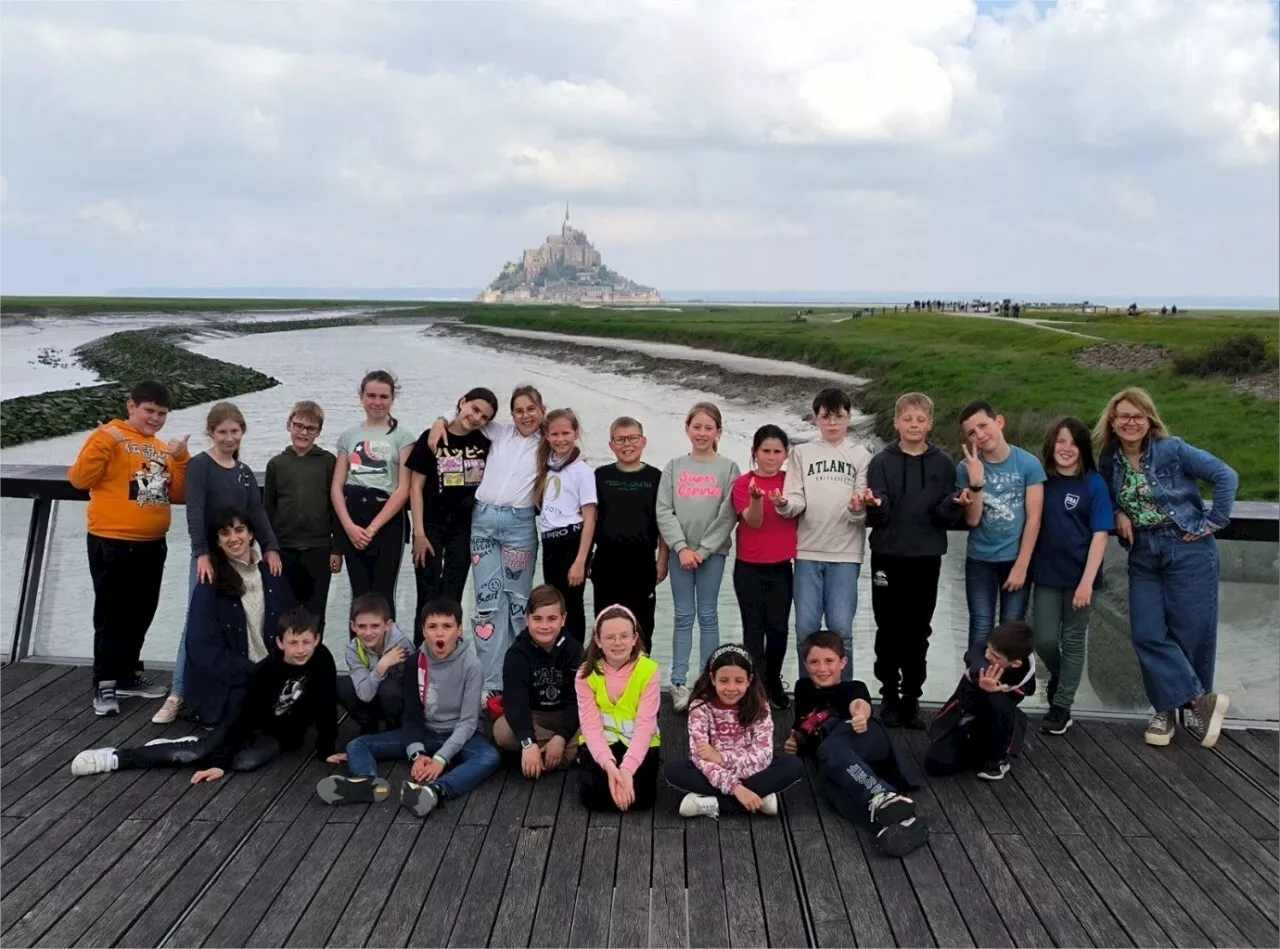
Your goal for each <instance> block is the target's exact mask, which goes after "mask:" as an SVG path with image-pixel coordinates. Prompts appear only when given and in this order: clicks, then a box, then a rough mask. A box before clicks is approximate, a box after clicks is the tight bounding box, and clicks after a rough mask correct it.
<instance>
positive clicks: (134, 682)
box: [116, 672, 169, 699]
mask: <svg viewBox="0 0 1280 949" xmlns="http://www.w3.org/2000/svg"><path fill="white" fill-rule="evenodd" d="M168 694H169V689H168V688H167V687H166V686H163V685H157V684H156V682H155V681H154V680H152V679H149V678H147V677H146V676H145V675H143V674H142V673H141V672H135V673H134V674H133V678H132V679H130V680H128V681H123V682H120V683H119V684H118V685H117V686H116V695H118V696H119V697H120V698H122V699H123V698H139V699H162V698H164V697H165V696H166V695H168Z"/></svg>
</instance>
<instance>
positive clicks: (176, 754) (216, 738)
mask: <svg viewBox="0 0 1280 949" xmlns="http://www.w3.org/2000/svg"><path fill="white" fill-rule="evenodd" d="M226 734H227V730H226V727H225V726H224V727H222V728H215V729H214V730H213V731H211V732H206V733H205V734H203V735H190V736H188V737H186V738H180V739H178V740H177V741H174V742H165V743H164V744H160V745H143V746H141V747H139V748H119V749H117V750H116V760H117V761H118V762H119V763H120V768H121V769H126V768H186V767H190V766H191V765H208V764H209V758H210V756H211V755H212V754H213V753H214V752H215V751H217V750H218V746H219V745H221V744H222V742H223V740H224V739H225V738H226ZM280 750H281V749H280V742H279V741H277V740H276V739H275V738H272V737H271V736H270V735H259V736H257V737H255V738H254V739H253V741H252V742H250V743H249V744H247V745H244V746H242V747H240V748H237V749H236V750H235V752H234V753H233V754H232V755H231V761H230V762H229V765H228V766H229V768H230V770H232V771H253V770H254V769H255V768H261V767H262V766H263V765H264V764H267V763H268V762H270V761H271V760H272V759H273V758H275V757H277V756H278V755H279V754H280Z"/></svg>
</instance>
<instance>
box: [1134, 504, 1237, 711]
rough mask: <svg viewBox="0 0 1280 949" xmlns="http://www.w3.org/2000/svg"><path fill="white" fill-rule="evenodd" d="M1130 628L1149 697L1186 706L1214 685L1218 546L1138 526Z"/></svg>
mask: <svg viewBox="0 0 1280 949" xmlns="http://www.w3.org/2000/svg"><path fill="white" fill-rule="evenodd" d="M1129 629H1130V631H1131V633H1132V635H1133V650H1134V652H1136V653H1137V654H1138V665H1139V666H1141V667H1142V682H1143V684H1144V685H1145V686H1146V689H1147V698H1149V699H1150V700H1151V704H1152V706H1154V707H1155V709H1156V711H1159V712H1167V711H1170V710H1172V709H1175V708H1180V707H1182V706H1183V705H1185V704H1186V703H1187V702H1189V701H1191V700H1192V699H1194V698H1198V697H1199V696H1201V695H1203V694H1204V693H1205V692H1209V691H1211V690H1212V689H1213V666H1214V661H1215V659H1216V655H1217V651H1218V544H1217V541H1215V540H1214V539H1213V536H1212V535H1210V536H1208V537H1203V538H1201V539H1200V540H1196V541H1192V542H1190V543H1188V542H1186V541H1184V540H1183V539H1182V531H1181V530H1180V529H1178V528H1176V527H1168V528H1165V527H1160V528H1156V529H1154V530H1140V531H1137V532H1136V534H1135V536H1134V540H1133V547H1132V549H1131V550H1130V551H1129Z"/></svg>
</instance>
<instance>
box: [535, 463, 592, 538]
mask: <svg viewBox="0 0 1280 949" xmlns="http://www.w3.org/2000/svg"><path fill="white" fill-rule="evenodd" d="M595 503H596V473H595V472H594V471H593V470H592V468H591V466H590V465H589V464H587V463H586V462H585V461H583V460H582V459H581V458H579V459H578V460H577V461H575V462H574V463H573V464H571V465H568V466H566V467H565V468H564V469H563V470H561V471H549V472H547V489H546V491H545V492H544V493H543V496H542V511H541V512H540V513H539V515H538V523H539V526H540V528H541V530H542V532H543V533H546V532H547V531H553V530H558V529H560V528H561V527H571V526H573V525H574V524H581V523H582V506H583V505H584V504H595Z"/></svg>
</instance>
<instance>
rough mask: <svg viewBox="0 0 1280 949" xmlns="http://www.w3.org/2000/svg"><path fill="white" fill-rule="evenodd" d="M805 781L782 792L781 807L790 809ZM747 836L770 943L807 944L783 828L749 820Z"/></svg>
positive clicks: (804, 785)
mask: <svg viewBox="0 0 1280 949" xmlns="http://www.w3.org/2000/svg"><path fill="white" fill-rule="evenodd" d="M808 793H809V789H808V787H807V785H806V783H805V782H801V783H800V784H797V785H795V786H794V787H792V788H790V789H788V790H787V791H784V792H783V795H782V796H783V801H784V802H785V803H784V807H785V808H786V811H787V814H788V815H790V813H791V806H792V800H793V799H794V798H796V797H797V796H799V795H801V794H808ZM751 840H752V844H753V846H754V849H755V861H756V877H757V879H759V880H760V881H761V884H762V886H761V887H760V889H761V895H762V896H763V897H764V922H765V929H766V931H767V932H768V935H769V945H771V946H804V945H808V942H809V936H808V933H806V932H805V926H804V917H803V915H802V914H803V909H802V907H801V902H800V901H801V898H802V897H801V894H800V891H799V890H798V888H797V886H796V881H795V877H794V874H793V873H792V870H791V861H790V859H789V858H788V857H787V842H786V837H785V829H784V827H783V825H782V823H781V822H780V821H771V820H770V821H766V820H758V821H752V822H751Z"/></svg>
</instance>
